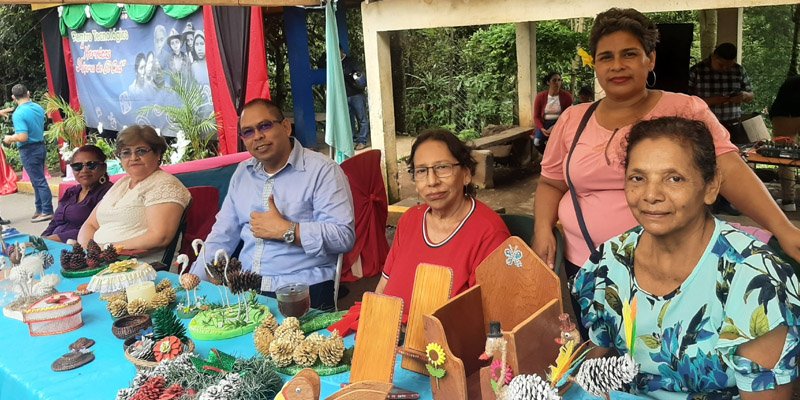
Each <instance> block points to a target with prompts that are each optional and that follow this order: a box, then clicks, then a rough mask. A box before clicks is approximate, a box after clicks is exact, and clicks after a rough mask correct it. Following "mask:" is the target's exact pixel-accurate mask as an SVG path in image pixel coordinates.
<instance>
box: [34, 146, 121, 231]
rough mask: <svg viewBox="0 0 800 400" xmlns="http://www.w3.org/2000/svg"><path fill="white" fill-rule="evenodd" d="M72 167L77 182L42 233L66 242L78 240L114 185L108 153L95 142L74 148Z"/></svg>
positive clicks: (63, 197)
mask: <svg viewBox="0 0 800 400" xmlns="http://www.w3.org/2000/svg"><path fill="white" fill-rule="evenodd" d="M69 167H70V168H72V171H73V172H74V173H75V180H76V181H77V182H78V185H75V186H72V187H70V188H69V189H67V190H66V191H65V192H64V195H63V196H61V199H60V200H59V201H58V208H56V214H55V216H54V217H53V220H52V221H50V224H49V225H48V226H47V228H46V229H45V230H44V232H42V236H43V237H45V238H47V239H50V240H55V241H57V242H63V243H66V242H67V241H69V240H77V239H78V232H79V231H80V230H81V226H82V225H83V223H84V222H85V221H86V220H87V219H88V218H89V215H90V214H91V213H92V210H94V207H95V206H96V205H97V203H99V202H100V200H102V199H103V196H105V194H106V192H108V189H111V186H112V184H111V181H109V179H108V174H107V173H106V155H105V154H103V150H100V148H99V147H97V146H95V145H92V144H87V145H85V146H81V147H79V148H78V149H77V150H75V153H73V154H72V158H70V161H69Z"/></svg>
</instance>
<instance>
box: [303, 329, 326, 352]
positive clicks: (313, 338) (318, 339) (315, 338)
mask: <svg viewBox="0 0 800 400" xmlns="http://www.w3.org/2000/svg"><path fill="white" fill-rule="evenodd" d="M305 341H306V342H309V343H312V344H313V345H314V348H315V349H317V350H319V346H320V345H321V344H322V342H324V341H325V336H322V335H320V334H319V333H318V332H314V333H312V334H310V335H308V336H306V340H305Z"/></svg>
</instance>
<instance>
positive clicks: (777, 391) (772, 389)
mask: <svg viewBox="0 0 800 400" xmlns="http://www.w3.org/2000/svg"><path fill="white" fill-rule="evenodd" d="M625 168H626V169H625V180H626V181H625V196H626V199H627V202H628V206H629V207H630V209H631V211H632V212H633V215H634V217H635V218H636V220H637V221H638V222H639V223H640V224H641V226H638V227H636V228H634V229H631V230H630V231H628V232H626V233H624V234H622V235H620V236H618V237H616V238H613V239H611V240H609V241H607V242H605V243H603V244H602V245H601V246H600V248H599V250H600V252H601V253H602V258H601V259H600V261H599V262H598V263H596V264H595V263H592V262H591V261H589V262H587V263H586V264H585V265H584V267H583V269H582V270H581V272H580V273H579V274H578V275H577V276H576V278H575V282H574V287H573V294H574V295H575V296H576V297H578V299H579V302H580V305H581V317H582V320H583V324H584V326H586V328H588V329H589V336H590V339H591V340H592V342H594V344H596V345H597V346H598V347H600V351H598V352H597V353H600V354H602V353H605V352H609V353H610V352H617V353H619V354H631V355H632V356H633V358H634V359H635V360H636V362H638V363H639V364H640V372H639V375H638V376H637V377H636V379H635V380H634V382H633V384H632V387H631V392H632V393H634V394H637V395H644V396H648V397H653V398H657V399H700V398H703V399H733V398H742V399H757V398H758V399H761V398H770V399H789V398H791V395H792V385H791V384H790V383H791V382H792V381H793V380H795V379H796V378H797V376H798V367H797V361H798V352H799V351H800V336H799V334H798V324H800V322H798V321H799V320H800V298H799V297H798V296H800V295H799V294H798V291H799V290H800V288H799V287H800V285H799V284H798V279H797V276H796V275H795V273H794V271H793V270H792V269H791V267H790V266H789V265H788V264H786V263H785V262H783V261H782V260H781V259H779V258H778V257H776V256H775V255H774V254H773V253H772V251H771V250H770V249H769V248H768V247H767V245H765V244H764V243H761V242H759V241H758V240H756V239H754V238H753V237H752V236H750V235H748V234H746V233H744V232H742V231H739V230H737V229H735V228H733V227H731V226H730V225H728V224H727V223H725V222H724V221H721V220H718V219H716V218H714V217H713V216H712V215H711V214H710V213H709V211H708V206H709V205H710V204H712V203H713V202H714V200H715V198H716V196H717V193H718V191H719V185H720V177H719V175H718V173H717V167H716V159H715V156H714V143H713V141H712V138H711V135H710V133H709V131H708V129H707V128H706V126H705V125H704V124H703V123H701V122H698V121H690V120H686V119H682V118H678V117H666V118H659V119H654V120H650V121H644V122H640V123H638V124H637V125H636V126H634V128H633V129H632V130H631V132H630V135H629V136H628V147H627V156H626V158H625ZM742 190H747V188H742ZM634 301H635V303H636V307H635V308H636V309H637V310H638V312H636V314H635V315H631V314H627V313H625V312H623V310H624V309H627V307H625V305H626V304H632V303H634ZM623 315H625V316H623ZM625 318H628V319H633V320H634V321H635V325H636V329H635V330H634V332H635V334H634V335H632V336H633V338H632V340H625V338H624V336H625V334H624V332H625V329H624V324H625V321H624V319H625ZM628 342H632V343H631V344H629V343H628Z"/></svg>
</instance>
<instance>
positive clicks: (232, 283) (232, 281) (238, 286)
mask: <svg viewBox="0 0 800 400" xmlns="http://www.w3.org/2000/svg"><path fill="white" fill-rule="evenodd" d="M228 287H230V288H231V292H232V293H233V294H241V293H244V292H246V291H248V290H257V289H259V288H261V275H260V274H256V273H255V272H250V271H240V272H236V273H233V274H231V273H230V271H229V272H228Z"/></svg>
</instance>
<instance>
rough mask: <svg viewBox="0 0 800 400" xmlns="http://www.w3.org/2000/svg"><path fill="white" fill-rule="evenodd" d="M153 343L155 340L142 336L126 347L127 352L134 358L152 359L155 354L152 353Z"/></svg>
mask: <svg viewBox="0 0 800 400" xmlns="http://www.w3.org/2000/svg"><path fill="white" fill-rule="evenodd" d="M154 345H155V341H154V340H153V339H151V338H148V337H144V338H142V340H139V341H138V342H136V343H134V344H133V345H132V346H131V347H130V348H129V349H128V352H129V353H130V354H131V356H132V357H134V358H138V359H140V360H147V361H153V360H155V359H156V358H155V354H153V346H154Z"/></svg>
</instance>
